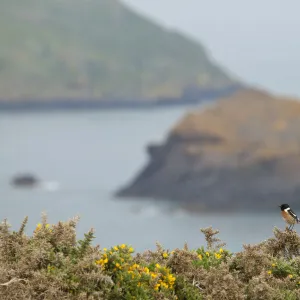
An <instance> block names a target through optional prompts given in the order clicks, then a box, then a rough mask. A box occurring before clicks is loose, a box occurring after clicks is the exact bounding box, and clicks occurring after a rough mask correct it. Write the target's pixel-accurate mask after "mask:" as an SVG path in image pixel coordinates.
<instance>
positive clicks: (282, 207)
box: [279, 204, 290, 210]
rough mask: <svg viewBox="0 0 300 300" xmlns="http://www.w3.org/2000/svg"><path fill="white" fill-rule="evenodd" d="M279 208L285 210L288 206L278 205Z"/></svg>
mask: <svg viewBox="0 0 300 300" xmlns="http://www.w3.org/2000/svg"><path fill="white" fill-rule="evenodd" d="M279 207H280V208H281V210H285V209H287V208H289V207H290V206H289V205H288V204H281V205H279Z"/></svg>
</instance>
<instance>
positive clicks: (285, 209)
mask: <svg viewBox="0 0 300 300" xmlns="http://www.w3.org/2000/svg"><path fill="white" fill-rule="evenodd" d="M279 207H280V209H281V216H282V218H283V220H284V221H285V222H286V223H287V224H289V225H290V226H289V228H288V229H289V230H292V229H293V228H294V226H295V224H296V223H297V224H299V223H300V219H299V218H298V217H297V215H296V214H295V213H294V212H293V211H292V209H291V208H290V206H289V205H288V204H281V205H279Z"/></svg>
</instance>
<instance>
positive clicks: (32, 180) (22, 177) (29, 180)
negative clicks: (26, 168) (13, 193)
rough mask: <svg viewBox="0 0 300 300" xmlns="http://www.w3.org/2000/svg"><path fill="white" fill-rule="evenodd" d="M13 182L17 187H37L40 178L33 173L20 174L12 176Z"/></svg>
mask: <svg viewBox="0 0 300 300" xmlns="http://www.w3.org/2000/svg"><path fill="white" fill-rule="evenodd" d="M11 184H12V185H13V186H15V187H26V188H27V187H29V188H31V187H35V186H37V185H38V184H39V180H38V179H37V178H36V177H35V176H34V175H32V174H19V175H16V176H15V177H13V178H12V180H11Z"/></svg>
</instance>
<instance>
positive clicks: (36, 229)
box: [35, 223, 43, 231]
mask: <svg viewBox="0 0 300 300" xmlns="http://www.w3.org/2000/svg"><path fill="white" fill-rule="evenodd" d="M42 226H43V225H42V224H41V223H38V224H37V225H36V228H35V231H39V230H41V228H42Z"/></svg>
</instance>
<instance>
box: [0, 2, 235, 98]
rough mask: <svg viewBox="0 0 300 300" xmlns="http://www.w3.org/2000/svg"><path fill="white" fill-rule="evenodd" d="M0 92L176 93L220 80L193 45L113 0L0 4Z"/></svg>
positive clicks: (214, 84) (220, 75)
mask: <svg viewBox="0 0 300 300" xmlns="http://www.w3.org/2000/svg"><path fill="white" fill-rule="evenodd" d="M0 37H1V45H2V46H1V49H0V90H1V94H0V99H3V98H11V99H15V98H26V99H27V98H30V99H36V98H38V99H44V98H47V99H48V98H55V97H56V98H66V97H69V98H73V97H76V98H93V97H97V98H101V97H104V98H105V97H120V98H126V97H130V98H141V97H144V98H146V97H150V98H151V97H165V96H166V97H173V96H175V97H176V96H180V94H181V92H182V90H183V88H185V87H186V86H188V85H195V86H198V87H208V88H210V87H212V88H213V87H224V86H225V87H226V86H227V85H228V84H231V83H232V81H231V79H230V78H229V76H228V75H227V74H226V73H225V72H224V71H223V70H222V69H221V68H219V67H218V66H217V65H216V64H214V63H213V62H212V61H211V60H210V59H209V58H208V56H207V54H206V51H205V50H204V48H203V47H202V45H201V44H199V43H197V42H195V41H193V40H191V39H189V38H187V37H185V36H183V35H182V34H180V33H177V32H173V31H170V30H167V29H165V28H163V27H160V26H159V25H156V24H154V23H153V22H151V21H149V20H147V19H146V18H144V17H143V16H140V15H138V14H137V13H135V12H133V11H132V10H130V9H129V8H127V7H126V6H125V5H124V4H122V3H121V2H120V1H118V0H91V1H82V0H72V1H70V0H65V1H53V0H43V1H38V0H22V1H17V0H10V1H1V3H0Z"/></svg>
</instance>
